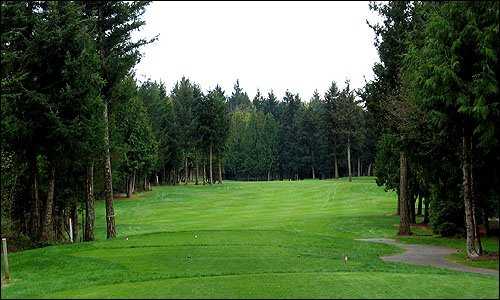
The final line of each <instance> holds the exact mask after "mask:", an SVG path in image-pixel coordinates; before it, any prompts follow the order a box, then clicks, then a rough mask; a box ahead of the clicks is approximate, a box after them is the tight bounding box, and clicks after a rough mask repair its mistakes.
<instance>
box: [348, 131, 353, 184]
mask: <svg viewBox="0 0 500 300" xmlns="http://www.w3.org/2000/svg"><path fill="white" fill-rule="evenodd" d="M347 168H348V170H349V182H351V181H352V170H351V139H350V138H349V137H347Z"/></svg>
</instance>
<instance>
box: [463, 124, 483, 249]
mask: <svg viewBox="0 0 500 300" xmlns="http://www.w3.org/2000/svg"><path fill="white" fill-rule="evenodd" d="M462 172H463V190H464V193H463V195H464V206H465V228H466V233H467V256H468V257H469V258H476V257H478V256H480V255H481V251H480V250H481V249H480V241H479V240H478V237H477V236H476V232H477V228H476V226H477V224H475V222H474V221H475V217H474V204H473V201H474V198H473V191H472V131H471V130H470V129H469V128H468V127H466V126H464V128H463V136H462Z"/></svg>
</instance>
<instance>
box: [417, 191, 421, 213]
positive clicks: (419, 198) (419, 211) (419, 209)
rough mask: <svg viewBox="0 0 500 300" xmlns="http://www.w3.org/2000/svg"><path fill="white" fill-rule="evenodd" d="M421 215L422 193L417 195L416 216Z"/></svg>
mask: <svg viewBox="0 0 500 300" xmlns="http://www.w3.org/2000/svg"><path fill="white" fill-rule="evenodd" d="M421 215H422V195H420V194H419V195H418V205H417V216H421Z"/></svg>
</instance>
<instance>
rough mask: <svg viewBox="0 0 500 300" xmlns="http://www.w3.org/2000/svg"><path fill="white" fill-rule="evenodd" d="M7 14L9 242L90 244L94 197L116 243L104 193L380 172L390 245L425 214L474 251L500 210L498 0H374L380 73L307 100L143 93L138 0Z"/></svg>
mask: <svg viewBox="0 0 500 300" xmlns="http://www.w3.org/2000/svg"><path fill="white" fill-rule="evenodd" d="M1 5H2V6H1V8H2V10H1V19H2V20H1V22H2V24H1V25H2V26H1V28H2V29H1V39H2V41H1V51H2V57H1V59H2V71H1V89H2V95H1V113H2V121H1V129H2V130H1V131H2V132H1V137H0V138H1V146H2V149H1V159H2V164H1V168H2V169H1V171H2V174H1V180H2V181H1V184H2V186H1V189H2V199H1V201H2V202H1V207H2V210H1V213H2V236H4V235H5V236H15V237H16V238H15V239H16V240H17V241H25V243H26V245H30V246H37V245H45V244H47V243H54V242H63V241H66V240H68V234H67V231H68V226H69V220H72V224H74V226H75V227H76V228H75V229H74V232H75V234H80V233H81V234H80V236H76V237H75V240H81V241H91V240H94V239H95V233H94V231H95V230H94V227H95V209H94V206H95V201H96V199H104V200H105V203H106V224H107V238H114V237H115V236H116V234H117V230H119V227H118V228H116V225H115V216H114V210H113V199H114V198H116V197H131V196H132V194H133V193H134V192H137V191H149V190H151V189H152V187H154V186H155V185H165V184H169V185H176V184H188V183H189V184H222V183H223V179H232V180H302V179H306V178H312V179H318V180H321V179H329V178H335V179H337V178H339V177H348V180H351V178H352V176H372V175H374V176H376V181H377V184H379V185H383V186H385V188H386V189H387V190H394V191H396V192H397V195H398V210H397V211H396V212H395V213H397V214H399V215H400V219H401V221H400V228H399V234H402V235H407V234H411V226H410V225H411V224H415V223H416V222H417V216H420V215H422V216H423V222H424V223H429V225H430V226H431V227H432V229H433V230H434V231H435V232H436V233H439V234H441V235H444V236H449V235H462V236H466V237H467V245H468V248H467V249H468V255H469V256H470V257H475V256H478V255H481V252H482V249H481V242H480V233H479V231H478V228H479V225H483V226H485V229H486V231H488V224H489V223H488V217H495V216H496V217H498V214H499V209H498V203H499V200H500V199H499V197H500V196H499V195H500V191H499V189H500V177H499V176H500V174H499V173H498V166H499V165H500V148H499V147H500V145H499V143H498V136H499V130H500V122H499V120H500V116H499V114H500V105H499V103H500V101H499V93H498V76H499V72H498V58H497V54H498V48H499V40H498V33H499V32H498V31H499V23H500V22H499V3H498V2H492V3H488V2H442V3H434V2H407V1H405V2H399V1H398V2H386V3H382V4H378V3H370V8H371V9H372V10H373V11H375V12H377V13H378V14H380V16H381V17H382V19H383V22H382V23H380V24H368V25H367V26H370V27H371V28H372V29H373V31H374V32H375V35H376V39H375V41H374V43H375V46H376V48H377V50H378V53H379V58H380V62H379V63H377V64H375V65H374V66H373V72H374V74H375V76H374V79H373V80H371V81H367V82H365V85H364V86H363V87H362V88H360V89H353V88H351V85H350V82H349V81H348V80H346V81H345V82H344V83H343V84H342V86H340V85H339V84H337V83H336V82H335V81H332V82H331V83H330V86H329V87H328V89H327V90H326V91H325V92H324V93H320V92H319V91H317V90H316V91H315V92H314V94H313V96H312V98H311V99H301V97H300V95H298V94H293V93H291V92H289V91H287V92H286V93H285V95H284V97H283V98H282V99H278V97H277V96H276V95H275V94H274V93H273V92H272V91H271V92H269V93H268V94H267V95H264V94H261V92H260V91H257V93H256V95H255V96H254V97H253V99H250V97H249V96H248V94H247V93H246V92H245V91H244V90H243V89H242V88H241V87H240V84H239V82H238V81H236V83H235V85H234V88H233V90H232V91H228V92H226V91H224V90H223V89H222V88H221V87H220V86H216V87H215V88H214V89H212V90H208V91H206V90H204V88H203V87H201V86H200V85H199V84H197V83H196V82H193V81H192V80H190V79H189V78H181V79H179V80H178V81H177V82H176V83H175V85H174V87H173V89H172V90H170V91H168V90H167V89H166V88H165V84H164V83H163V82H158V81H155V80H152V79H149V80H146V81H144V82H139V81H137V80H136V79H135V75H134V67H135V65H136V64H137V63H138V62H139V61H140V58H141V52H140V49H141V47H142V46H143V45H146V44H149V43H154V42H155V40H156V38H157V37H152V38H151V39H150V40H144V39H140V40H133V39H132V37H131V34H132V32H133V31H136V30H140V29H141V27H142V26H143V25H144V24H145V21H144V20H143V19H142V15H143V14H144V10H145V8H146V7H147V5H148V2H114V1H59V2H53V1H19V2H15V1H3V2H2V4H1ZM165 55H168V53H166V54H165ZM167 71H168V70H167ZM290 88H293V87H290ZM304 201H307V199H304Z"/></svg>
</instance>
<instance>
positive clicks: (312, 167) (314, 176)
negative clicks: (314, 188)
mask: <svg viewBox="0 0 500 300" xmlns="http://www.w3.org/2000/svg"><path fill="white" fill-rule="evenodd" d="M311 169H312V176H313V179H316V174H315V173H314V166H311Z"/></svg>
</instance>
